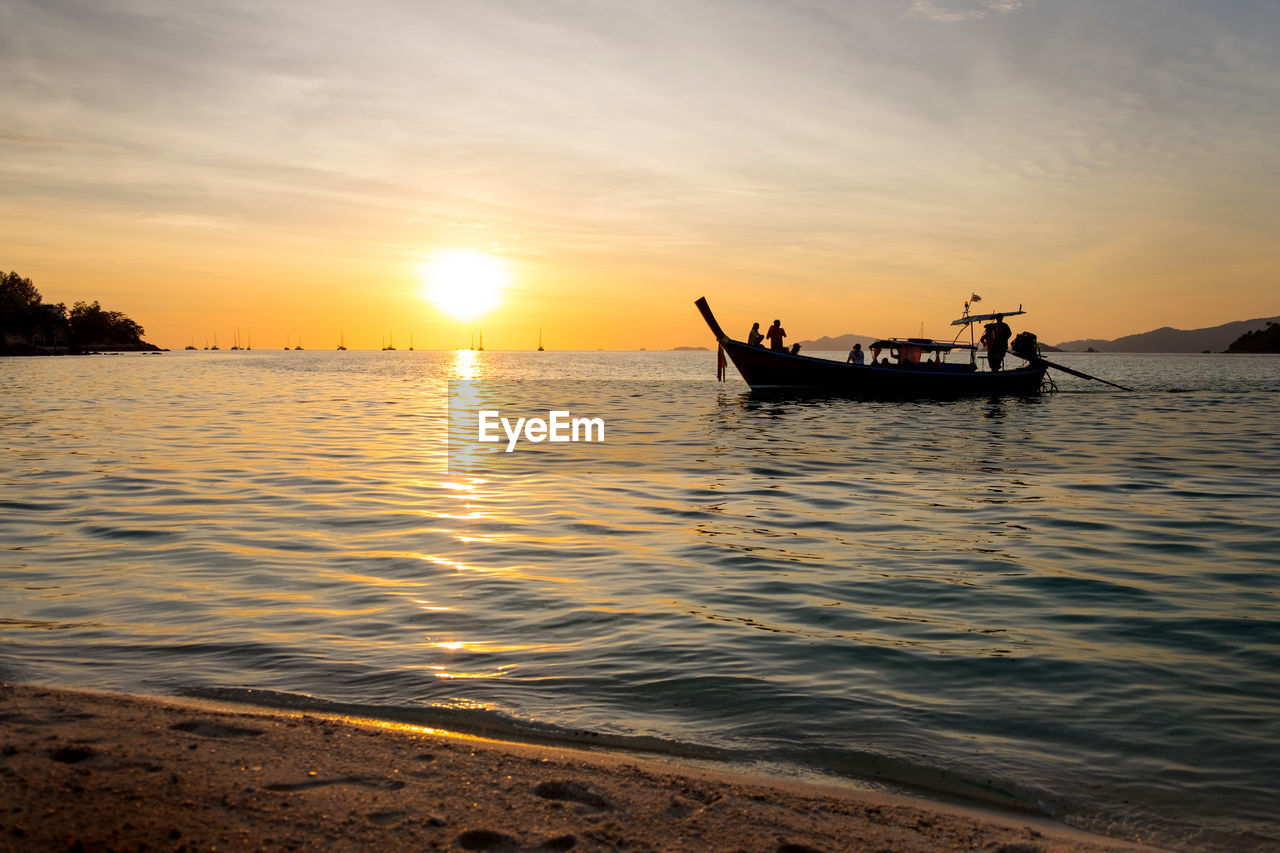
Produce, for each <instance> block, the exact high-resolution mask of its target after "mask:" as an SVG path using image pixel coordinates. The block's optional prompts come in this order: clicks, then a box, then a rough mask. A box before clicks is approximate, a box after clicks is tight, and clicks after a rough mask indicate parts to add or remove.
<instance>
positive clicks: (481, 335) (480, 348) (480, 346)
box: [476, 329, 484, 352]
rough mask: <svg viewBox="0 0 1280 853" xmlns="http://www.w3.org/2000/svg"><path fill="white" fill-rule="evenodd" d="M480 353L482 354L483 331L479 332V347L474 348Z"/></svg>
mask: <svg viewBox="0 0 1280 853" xmlns="http://www.w3.org/2000/svg"><path fill="white" fill-rule="evenodd" d="M476 349H477V350H479V351H480V352H484V329H481V330H480V345H479V346H478V347H476Z"/></svg>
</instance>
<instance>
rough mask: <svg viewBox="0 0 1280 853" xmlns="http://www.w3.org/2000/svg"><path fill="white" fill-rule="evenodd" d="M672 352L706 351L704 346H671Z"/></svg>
mask: <svg viewBox="0 0 1280 853" xmlns="http://www.w3.org/2000/svg"><path fill="white" fill-rule="evenodd" d="M671 351H672V352H707V351H708V350H707V348H706V347H672V348H671Z"/></svg>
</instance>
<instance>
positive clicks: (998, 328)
mask: <svg viewBox="0 0 1280 853" xmlns="http://www.w3.org/2000/svg"><path fill="white" fill-rule="evenodd" d="M1011 337H1013V330H1012V329H1010V328H1009V324H1008V323H1006V322H1005V321H1004V315H1003V314H997V315H996V321H995V322H994V323H988V324H987V325H986V326H985V327H983V330H982V339H981V340H979V341H978V343H980V344H982V345H983V346H985V347H986V348H987V364H989V365H991V369H992V370H999V369H1000V366H1001V365H1003V364H1004V354H1005V353H1006V352H1008V351H1009V338H1011Z"/></svg>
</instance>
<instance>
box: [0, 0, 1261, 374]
mask: <svg viewBox="0 0 1280 853" xmlns="http://www.w3.org/2000/svg"><path fill="white" fill-rule="evenodd" d="M1278 42H1280V3H1277V2H1275V1H1274V0H1257V2H1247V0H1239V1H1238V2H1233V0H1222V2H1214V3H1207V2H1204V0H840V2H837V0H805V2H789V0H760V1H759V2H757V0H672V2H665V0H652V2H649V1H648V0H631V2H613V1H612V0H603V1H597V0H581V1H580V2H573V0H521V1H520V2H515V0H511V2H486V0H467V2H456V0H448V2H433V0H362V2H360V3H350V2H336V0H308V2H305V3H304V2H297V0H294V2H270V0H253V2H241V0H219V2H216V3H215V2H203V0H191V1H190V2H183V3H173V2H170V1H169V0H84V2H70V0H39V1H38V2H25V0H0V271H7V270H14V271H16V272H18V273H19V274H21V275H23V276H25V277H28V278H30V279H32V280H33V282H34V283H35V284H36V286H37V288H39V290H40V291H41V293H42V294H43V295H44V298H45V301H46V302H65V303H67V304H68V305H70V304H71V303H73V302H75V301H79V300H86V301H92V300H95V299H96V300H99V301H100V302H101V303H102V305H103V307H105V308H108V309H111V310H118V311H123V312H124V313H126V314H128V315H129V316H130V317H132V318H133V319H134V320H136V321H137V322H139V323H140V324H141V325H142V326H144V327H145V328H146V330H147V338H148V340H151V341H153V342H154V343H157V344H159V345H161V346H166V347H173V348H181V347H182V346H185V345H187V344H189V343H191V344H195V345H197V346H203V345H204V344H205V342H206V341H210V342H211V341H212V340H213V338H214V336H217V340H218V341H219V343H221V345H222V346H223V347H224V348H225V347H226V346H227V345H229V344H230V343H231V342H232V340H233V335H234V334H236V333H237V331H238V334H239V335H240V336H241V341H242V342H244V341H245V339H246V338H247V340H248V342H250V343H252V345H253V346H254V347H255V348H277V347H281V346H283V345H285V344H286V342H288V343H290V344H294V343H296V342H298V341H300V342H301V344H302V345H303V346H305V347H307V348H333V347H335V346H336V345H337V343H338V341H339V339H340V336H341V337H342V338H343V339H344V340H345V343H346V344H347V346H349V347H351V348H353V349H354V348H377V347H378V346H381V345H382V342H383V340H384V339H386V338H391V339H392V340H393V341H394V343H395V344H396V345H397V346H400V347H401V348H403V347H404V346H405V345H407V343H408V342H409V339H410V335H412V336H413V343H414V345H415V346H416V348H419V349H429V348H440V349H447V348H454V347H458V346H466V345H468V342H469V340H470V338H471V336H472V335H474V334H475V333H476V332H481V333H482V334H483V335H484V341H485V345H486V346H487V347H488V348H490V349H524V348H532V347H534V346H536V344H537V337H538V334H539V331H541V334H542V335H543V338H544V341H545V344H546V346H547V347H548V348H549V349H561V348H567V349H595V348H605V349H637V348H641V347H646V348H649V349H662V348H667V347H674V346H682V345H706V346H713V345H714V342H713V341H712V339H711V337H710V333H709V332H708V331H707V329H706V327H705V325H704V324H703V323H702V320H701V318H700V317H699V315H698V313H697V311H696V310H695V309H694V306H693V301H694V299H696V298H697V297H699V296H706V297H707V298H708V299H709V301H710V303H711V305H712V307H713V308H714V309H715V311H716V313H717V315H718V316H719V318H720V321H721V323H722V325H724V326H725V328H726V330H728V331H729V333H730V334H732V335H734V336H735V337H745V334H746V330H747V328H748V327H749V326H750V324H751V323H752V322H756V321H759V322H762V323H764V324H766V325H767V324H768V323H769V322H771V321H772V320H773V319H775V318H778V319H781V320H782V321H783V325H784V327H786V328H787V330H788V332H789V333H790V339H792V340H799V339H803V338H815V337H818V336H821V335H838V334H843V333H853V334H862V335H869V336H901V335H919V334H921V333H923V334H925V335H928V336H934V337H948V338H949V337H951V335H952V332H953V330H952V329H951V328H950V326H949V323H950V321H951V320H952V319H954V318H956V317H958V316H960V313H961V310H962V308H963V304H964V301H965V300H966V299H967V298H968V297H969V296H970V295H971V294H972V293H977V294H979V295H981V296H982V298H983V302H982V303H981V305H980V306H976V307H977V308H981V309H985V310H989V311H996V310H1002V309H1011V308H1013V307H1016V306H1018V305H1021V306H1023V307H1024V308H1025V310H1026V311H1027V312H1028V313H1027V314H1026V315H1025V316H1023V317H1019V318H1018V319H1019V324H1016V325H1015V331H1019V330H1021V329H1023V328H1025V329H1031V330H1033V331H1035V332H1036V333H1037V334H1038V335H1039V337H1040V339H1041V340H1042V341H1044V342H1047V343H1055V342H1059V341H1063V340H1069V339H1075V338H1103V339H1108V338H1114V337H1119V336H1121V335H1126V334H1132V333H1136V332H1143V331H1148V330H1150V329H1154V328H1157V327H1161V326H1173V327H1175V328H1200V327H1205V326H1212V325H1218V324H1220V323H1226V322H1230V321H1234V320H1242V319H1250V318H1254V317H1264V316H1273V315H1278V314H1280V287H1277V283H1278V282H1280V240H1277V239H1276V234H1277V233H1280V145H1277V144H1276V140H1277V139H1280V50H1277V49H1276V47H1277V43H1278ZM459 249H466V250H471V251H472V252H474V253H483V255H484V256H487V257H489V258H491V259H493V261H492V263H493V265H494V269H495V270H497V269H500V270H501V272H502V278H501V285H500V286H501V290H502V292H501V294H500V296H499V298H498V300H497V302H496V304H495V305H494V307H493V308H492V310H491V311H489V312H488V313H487V314H484V315H482V316H478V317H474V318H470V319H464V318H462V317H459V316H457V315H456V313H449V312H447V311H446V310H443V309H442V308H441V307H440V306H439V305H437V304H436V303H435V302H433V301H432V300H430V299H428V298H424V291H425V289H426V286H427V284H428V283H429V282H427V281H426V280H425V275H424V270H427V269H431V268H432V267H431V263H432V259H433V258H436V257H437V256H438V253H440V252H443V251H449V250H459ZM437 284H438V282H437ZM447 286H449V287H453V288H455V289H456V288H465V287H467V285H466V284H465V283H464V282H458V281H454V282H450V283H448V285H447Z"/></svg>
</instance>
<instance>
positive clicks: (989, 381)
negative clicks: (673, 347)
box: [694, 297, 1092, 397]
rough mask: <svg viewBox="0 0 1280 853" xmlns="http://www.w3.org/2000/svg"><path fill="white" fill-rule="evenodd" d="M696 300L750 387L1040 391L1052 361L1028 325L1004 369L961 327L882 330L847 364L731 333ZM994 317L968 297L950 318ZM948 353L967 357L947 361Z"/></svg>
mask: <svg viewBox="0 0 1280 853" xmlns="http://www.w3.org/2000/svg"><path fill="white" fill-rule="evenodd" d="M694 304H695V305H697V306H698V310H699V311H700V312H701V313H702V319H704V320H706V322H707V326H708V327H710V329H711V334H713V335H715V338H716V341H717V342H718V343H719V344H720V351H721V352H722V353H723V354H724V355H725V356H727V357H728V359H729V361H732V362H733V366H734V367H736V368H737V369H738V372H739V373H740V374H742V378H743V379H744V380H746V383H747V385H749V386H751V389H752V390H768V389H788V388H790V389H808V390H815V391H821V392H828V393H834V394H841V395H848V396H853V397H957V396H975V395H982V396H993V395H1005V394H1013V395H1028V394H1038V393H1040V392H1041V391H1043V390H1046V386H1047V384H1050V383H1047V382H1046V376H1045V372H1046V370H1047V369H1048V367H1049V366H1050V364H1049V362H1046V361H1045V360H1044V359H1042V358H1040V356H1039V349H1038V347H1037V346H1036V344H1035V336H1034V335H1031V334H1030V333H1026V332H1024V333H1023V334H1021V335H1019V336H1018V337H1017V338H1016V339H1015V340H1014V343H1013V348H1012V349H1011V351H1010V356H1012V357H1013V358H1014V359H1015V360H1016V361H1018V362H1019V363H1018V364H1017V365H1016V366H1013V367H1008V368H1006V369H1004V370H991V369H990V367H989V366H987V365H985V364H984V366H983V367H981V368H980V367H979V365H978V358H977V351H978V347H977V346H976V345H974V344H972V343H968V344H965V343H959V342H958V339H959V335H957V340H956V341H950V342H948V341H936V340H932V339H930V338H886V339H884V340H879V341H876V342H875V343H873V344H871V345H870V349H871V354H870V356H871V357H870V360H869V361H868V362H867V363H866V364H852V363H847V362H841V361H834V360H832V359H829V358H816V357H814V356H809V355H801V354H799V353H796V352H790V351H788V350H772V349H768V348H766V347H764V346H760V345H758V344H748V343H744V342H743V341H737V340H734V339H733V338H730V337H729V336H728V335H726V334H725V333H724V330H723V329H721V328H720V324H719V323H718V322H716V318H715V315H714V314H712V313H711V307H710V306H709V305H708V304H707V300H706V297H702V298H700V299H698V300H697V301H696V302H695V303H694ZM1002 313H1003V315H1004V316H1006V317H1008V316H1013V315H1015V314H1022V313H1025V312H1023V311H1022V310H1021V308H1019V309H1018V310H1017V311H1005V312H1002ZM995 317H996V315H995V314H974V315H970V314H969V312H968V306H967V305H966V308H965V314H964V316H963V317H961V318H960V319H958V320H955V321H953V323H952V325H957V326H965V327H966V328H970V329H971V328H972V324H974V323H979V322H986V321H990V320H993V319H995ZM963 331H964V330H963V329H962V330H961V333H963ZM970 337H972V334H971V335H970ZM881 353H884V356H883V357H881ZM952 353H961V354H964V355H967V356H968V358H967V359H965V360H963V361H957V362H951V361H948V360H947V358H948V356H950V355H951V354H952ZM1055 366H1056V365H1055ZM1089 378H1092V377H1089Z"/></svg>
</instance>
